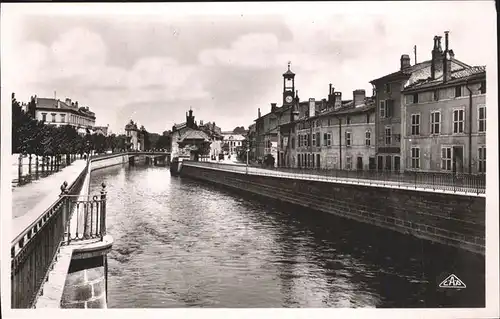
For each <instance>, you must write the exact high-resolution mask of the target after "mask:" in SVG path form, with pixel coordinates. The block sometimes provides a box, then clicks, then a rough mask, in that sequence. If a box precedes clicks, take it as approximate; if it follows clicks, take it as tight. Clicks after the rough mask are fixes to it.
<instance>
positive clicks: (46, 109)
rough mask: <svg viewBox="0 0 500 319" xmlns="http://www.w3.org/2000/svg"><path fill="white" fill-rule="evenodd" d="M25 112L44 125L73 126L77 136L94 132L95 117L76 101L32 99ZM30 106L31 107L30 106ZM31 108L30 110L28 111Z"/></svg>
mask: <svg viewBox="0 0 500 319" xmlns="http://www.w3.org/2000/svg"><path fill="white" fill-rule="evenodd" d="M32 102H33V103H30V107H29V108H28V110H27V112H28V114H30V115H31V116H32V117H34V118H35V119H37V120H38V121H42V122H43V123H44V124H48V125H55V126H62V125H70V126H73V127H74V128H75V129H76V130H77V132H78V133H79V134H82V135H83V134H86V132H87V130H89V131H90V132H91V133H92V132H93V131H94V126H95V120H96V116H95V113H94V112H92V111H90V109H89V107H82V106H79V105H78V101H75V102H72V101H71V99H69V98H67V99H66V100H65V101H64V102H63V101H61V100H59V99H52V98H39V97H37V96H36V95H35V96H34V97H33V98H32ZM31 105H32V106H31ZM30 108H31V109H30Z"/></svg>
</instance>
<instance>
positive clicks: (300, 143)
mask: <svg viewBox="0 0 500 319" xmlns="http://www.w3.org/2000/svg"><path fill="white" fill-rule="evenodd" d="M298 139H299V147H302V135H300V134H299V135H298Z"/></svg>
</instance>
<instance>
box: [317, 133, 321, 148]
mask: <svg viewBox="0 0 500 319" xmlns="http://www.w3.org/2000/svg"><path fill="white" fill-rule="evenodd" d="M316 146H317V147H320V146H321V133H320V132H316Z"/></svg>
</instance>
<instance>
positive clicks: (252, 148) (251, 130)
mask: <svg viewBox="0 0 500 319" xmlns="http://www.w3.org/2000/svg"><path fill="white" fill-rule="evenodd" d="M255 137H256V136H255V123H253V124H252V125H250V126H249V127H248V133H247V139H248V144H249V154H248V157H249V159H251V160H255V158H256V156H255V154H256V150H257V147H256V143H255V142H256V138H255Z"/></svg>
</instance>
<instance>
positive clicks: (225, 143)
mask: <svg viewBox="0 0 500 319" xmlns="http://www.w3.org/2000/svg"><path fill="white" fill-rule="evenodd" d="M221 149H222V151H223V152H226V153H229V143H228V142H224V143H223V144H222V147H221Z"/></svg>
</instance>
